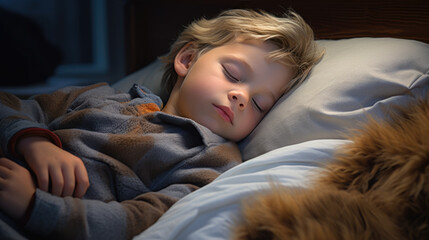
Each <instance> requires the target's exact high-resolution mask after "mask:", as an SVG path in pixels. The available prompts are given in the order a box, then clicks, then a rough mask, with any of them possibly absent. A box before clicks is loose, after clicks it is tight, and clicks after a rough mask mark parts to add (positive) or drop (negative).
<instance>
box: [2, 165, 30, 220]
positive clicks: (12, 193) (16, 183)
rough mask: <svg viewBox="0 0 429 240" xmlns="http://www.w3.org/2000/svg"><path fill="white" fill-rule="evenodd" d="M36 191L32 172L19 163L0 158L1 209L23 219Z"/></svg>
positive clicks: (14, 217)
mask: <svg viewBox="0 0 429 240" xmlns="http://www.w3.org/2000/svg"><path fill="white" fill-rule="evenodd" d="M35 191H36V187H35V186H34V182H33V179H32V178H31V175H30V172H29V171H28V170H27V169H25V168H24V167H22V166H20V165H18V164H17V163H15V162H13V161H11V160H9V159H7V158H0V210H1V211H3V212H4V213H6V214H7V215H9V216H10V217H11V218H13V219H16V220H18V219H21V218H22V217H23V216H24V214H25V211H26V210H27V207H28V205H29V204H30V201H31V198H32V196H33V194H34V192H35Z"/></svg>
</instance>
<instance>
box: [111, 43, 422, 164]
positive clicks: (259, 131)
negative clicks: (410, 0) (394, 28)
mask: <svg viewBox="0 0 429 240" xmlns="http://www.w3.org/2000/svg"><path fill="white" fill-rule="evenodd" d="M317 42H318V44H319V45H320V46H322V47H324V48H325V50H326V53H325V56H324V57H323V59H322V60H321V61H320V62H319V63H318V64H317V65H316V66H315V67H314V68H313V70H312V72H311V73H310V75H309V76H308V77H307V79H306V80H305V81H304V82H303V84H301V85H300V86H299V87H297V88H295V89H293V90H292V91H290V92H289V93H288V94H285V95H284V96H283V97H282V98H281V99H280V100H279V101H278V102H277V103H276V105H275V106H274V107H273V108H272V109H271V111H270V113H268V114H267V115H266V116H265V118H264V119H263V120H262V121H261V123H260V124H259V125H258V126H257V127H256V128H255V130H254V131H253V132H252V133H251V134H250V135H249V136H248V137H247V138H245V139H244V140H243V141H241V142H240V143H239V147H240V150H241V151H242V154H243V158H244V159H245V160H247V159H250V158H253V157H256V156H258V155H261V154H263V153H265V152H268V151H270V150H273V149H276V148H280V147H283V146H288V145H292V144H296V143H301V142H305V141H309V140H315V139H344V136H345V134H346V133H347V130H349V129H351V128H356V127H358V126H359V124H360V123H363V122H365V120H366V119H367V117H368V115H371V116H375V117H384V115H385V113H386V111H388V110H389V108H390V106H391V105H392V104H406V103H407V102H408V100H407V99H408V98H409V97H410V96H409V95H408V93H410V92H412V91H418V90H419V89H420V88H419V87H423V86H428V85H429V76H428V71H429V44H425V43H422V42H419V41H414V40H405V39H395V38H352V39H341V40H318V41H317ZM161 77H162V64H161V63H160V62H159V61H157V62H155V63H153V64H151V65H149V66H148V67H146V68H144V69H142V70H140V71H138V72H136V73H135V74H132V75H130V76H129V77H127V78H125V79H124V80H122V81H120V82H118V83H117V84H115V85H114V87H116V88H117V89H121V90H124V91H128V89H129V88H130V86H132V84H133V83H134V82H136V83H139V84H142V85H145V86H147V87H149V88H151V90H153V91H154V92H155V93H160V79H161Z"/></svg>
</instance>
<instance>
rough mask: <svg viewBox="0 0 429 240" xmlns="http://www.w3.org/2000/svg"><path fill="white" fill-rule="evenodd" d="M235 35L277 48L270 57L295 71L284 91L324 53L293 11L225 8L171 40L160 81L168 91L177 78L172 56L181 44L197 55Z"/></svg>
mask: <svg viewBox="0 0 429 240" xmlns="http://www.w3.org/2000/svg"><path fill="white" fill-rule="evenodd" d="M237 37H240V38H244V39H245V40H251V39H252V40H253V39H254V40H261V41H268V42H270V43H273V44H275V45H276V46H277V47H278V49H277V50H274V51H272V52H271V53H270V54H269V56H268V57H269V59H270V60H272V61H276V62H279V63H281V64H284V65H286V66H288V67H291V68H292V69H293V70H294V72H295V75H294V77H293V79H292V81H290V82H289V85H288V86H287V88H286V92H287V91H288V90H290V89H291V88H292V87H294V86H295V85H297V84H299V83H300V82H302V80H303V79H304V78H305V77H306V76H307V74H308V73H309V72H310V70H311V68H312V66H313V65H314V64H315V63H316V62H317V61H318V60H319V59H320V58H321V57H322V56H323V53H324V51H323V50H322V49H320V48H319V47H318V45H317V44H316V42H315V41H314V35H313V30H312V29H311V27H310V26H309V25H308V24H307V23H306V22H305V21H304V19H303V18H302V17H300V16H299V15H298V14H297V13H295V12H293V11H288V12H287V13H285V14H284V16H283V17H275V16H273V15H271V14H268V13H266V12H264V11H256V10H243V9H232V10H227V11H224V12H222V13H220V14H219V15H218V16H217V17H216V18H213V19H205V18H202V19H200V20H197V21H194V22H193V23H191V24H190V25H189V26H188V27H186V28H185V30H184V31H183V32H182V33H181V34H180V35H179V37H178V39H177V40H176V41H175V42H174V43H173V45H172V46H171V49H170V52H169V54H168V55H166V56H165V57H162V58H161V60H162V61H163V62H164V63H165V64H166V66H165V72H164V75H163V77H162V83H163V86H164V87H165V89H166V90H167V91H168V93H170V92H171V90H172V89H173V87H174V84H175V83H176V80H177V74H176V72H175V70H174V58H175V57H176V55H177V54H178V53H179V51H180V50H181V49H182V47H184V46H185V45H186V44H187V43H189V42H193V47H194V48H195V50H196V53H197V56H199V55H201V54H203V53H204V52H206V51H208V50H210V49H213V48H215V47H219V46H222V45H224V44H226V43H228V42H231V41H233V40H234V39H236V38H237Z"/></svg>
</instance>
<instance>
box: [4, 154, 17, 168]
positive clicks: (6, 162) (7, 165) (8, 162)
mask: <svg viewBox="0 0 429 240" xmlns="http://www.w3.org/2000/svg"><path fill="white" fill-rule="evenodd" d="M0 166H3V167H5V168H7V169H9V170H12V169H14V168H16V166H18V164H17V163H15V162H14V161H12V160H10V159H8V158H4V157H3V158H0Z"/></svg>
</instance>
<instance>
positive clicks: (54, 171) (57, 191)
mask: <svg viewBox="0 0 429 240" xmlns="http://www.w3.org/2000/svg"><path fill="white" fill-rule="evenodd" d="M49 176H50V177H51V193H52V194H53V195H55V196H61V194H62V193H63V187H64V177H63V174H62V171H61V169H60V168H50V169H49Z"/></svg>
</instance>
